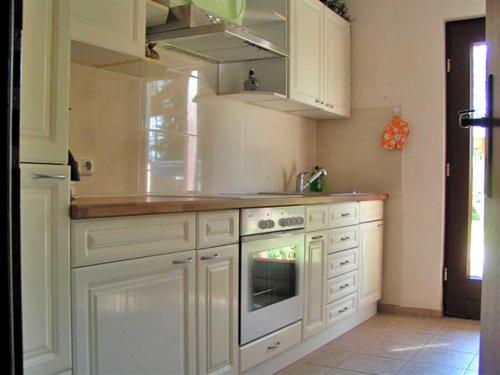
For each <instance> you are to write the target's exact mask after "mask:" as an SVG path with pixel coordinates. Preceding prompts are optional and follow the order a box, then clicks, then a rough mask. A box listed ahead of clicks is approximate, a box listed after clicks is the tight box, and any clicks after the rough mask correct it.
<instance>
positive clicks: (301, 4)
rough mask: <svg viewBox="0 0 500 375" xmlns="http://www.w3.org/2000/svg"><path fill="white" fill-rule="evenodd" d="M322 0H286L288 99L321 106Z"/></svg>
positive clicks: (322, 104)
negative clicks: (288, 60) (288, 0)
mask: <svg viewBox="0 0 500 375" xmlns="http://www.w3.org/2000/svg"><path fill="white" fill-rule="evenodd" d="M323 7H324V6H323V4H321V3H320V2H319V1H317V0H313V1H311V0H293V1H291V2H290V31H289V32H290V99H292V100H296V101H299V102H302V103H306V104H309V105H311V106H313V107H318V108H323V106H324V101H323V103H322V98H323V83H322V76H323V58H322V56H323V52H322V48H323Z"/></svg>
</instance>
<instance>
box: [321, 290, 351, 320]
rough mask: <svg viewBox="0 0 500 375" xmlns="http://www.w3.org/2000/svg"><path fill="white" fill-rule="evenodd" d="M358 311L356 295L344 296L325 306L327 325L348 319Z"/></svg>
mask: <svg viewBox="0 0 500 375" xmlns="http://www.w3.org/2000/svg"><path fill="white" fill-rule="evenodd" d="M357 309H358V293H354V294H351V295H349V296H346V297H344V298H342V299H340V300H338V301H336V302H333V303H331V304H329V305H327V306H326V317H327V325H331V324H333V323H335V322H338V321H339V320H341V319H344V318H345V317H348V316H350V315H352V314H354V313H355V312H356V310H357Z"/></svg>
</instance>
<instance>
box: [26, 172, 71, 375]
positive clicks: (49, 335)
mask: <svg viewBox="0 0 500 375" xmlns="http://www.w3.org/2000/svg"><path fill="white" fill-rule="evenodd" d="M21 272H22V274H21V276H22V280H21V284H22V304H23V346H24V348H23V352H24V371H25V373H26V374H54V373H61V372H63V371H68V370H71V313H70V288H69V282H70V275H69V170H68V167H66V166H55V165H54V166H53V165H45V166H42V165H23V166H22V167H21Z"/></svg>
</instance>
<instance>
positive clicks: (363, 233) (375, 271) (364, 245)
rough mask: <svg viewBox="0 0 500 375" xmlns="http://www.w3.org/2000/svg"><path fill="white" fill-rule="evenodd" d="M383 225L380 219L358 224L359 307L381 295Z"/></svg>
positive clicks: (378, 298) (377, 298)
mask: <svg viewBox="0 0 500 375" xmlns="http://www.w3.org/2000/svg"><path fill="white" fill-rule="evenodd" d="M383 226H384V224H383V222H382V221H374V222H370V223H363V224H360V246H359V252H360V273H359V276H360V284H359V285H360V286H359V306H360V307H364V306H366V305H368V304H370V303H373V302H377V301H378V300H380V298H381V297H382V250H383V234H384V228H383Z"/></svg>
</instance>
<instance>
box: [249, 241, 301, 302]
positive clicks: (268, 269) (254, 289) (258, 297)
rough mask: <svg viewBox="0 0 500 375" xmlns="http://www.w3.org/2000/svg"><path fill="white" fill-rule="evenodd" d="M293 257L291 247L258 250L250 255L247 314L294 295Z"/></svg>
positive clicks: (292, 247) (295, 271) (295, 292)
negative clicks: (249, 289) (249, 288)
mask: <svg viewBox="0 0 500 375" xmlns="http://www.w3.org/2000/svg"><path fill="white" fill-rule="evenodd" d="M296 255H297V250H296V246H294V245H291V246H283V247H278V248H274V249H268V250H262V251H258V252H255V253H253V254H251V255H250V264H251V268H250V269H251V293H250V294H251V295H250V297H251V298H250V304H249V310H250V311H255V310H259V309H261V308H263V307H266V306H269V305H272V304H274V303H278V302H281V301H283V300H286V299H288V298H291V297H295V296H296V295H297V294H298V290H297V287H298V286H297V262H296Z"/></svg>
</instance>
